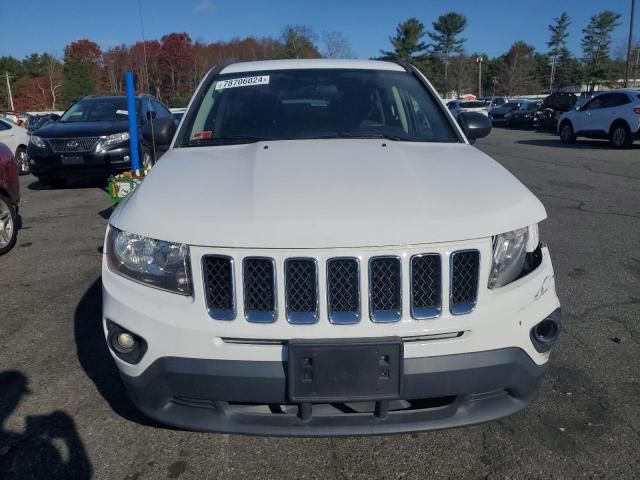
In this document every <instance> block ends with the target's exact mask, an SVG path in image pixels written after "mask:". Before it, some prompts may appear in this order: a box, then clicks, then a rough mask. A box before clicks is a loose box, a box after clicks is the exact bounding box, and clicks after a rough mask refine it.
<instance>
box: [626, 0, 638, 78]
mask: <svg viewBox="0 0 640 480" xmlns="http://www.w3.org/2000/svg"><path fill="white" fill-rule="evenodd" d="M635 14H636V0H631V18H630V19H629V43H628V44H627V65H626V67H625V69H624V86H625V88H626V87H628V86H629V69H630V68H631V44H632V42H633V16H634V15H635Z"/></svg>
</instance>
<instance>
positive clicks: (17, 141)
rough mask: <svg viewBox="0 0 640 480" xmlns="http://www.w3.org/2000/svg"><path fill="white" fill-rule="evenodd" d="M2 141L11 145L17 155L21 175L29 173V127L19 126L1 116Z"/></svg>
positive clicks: (0, 131) (0, 135)
mask: <svg viewBox="0 0 640 480" xmlns="http://www.w3.org/2000/svg"><path fill="white" fill-rule="evenodd" d="M0 142H2V143H4V144H5V145H6V146H7V147H9V149H10V150H11V151H12V152H13V154H14V155H15V157H16V162H17V164H18V172H19V173H20V175H26V174H27V173H29V161H28V159H27V145H29V135H28V134H27V129H26V128H22V127H19V126H18V125H16V124H15V123H13V122H11V121H10V120H5V119H1V118H0Z"/></svg>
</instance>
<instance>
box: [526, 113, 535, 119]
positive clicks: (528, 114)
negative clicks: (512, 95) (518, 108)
mask: <svg viewBox="0 0 640 480" xmlns="http://www.w3.org/2000/svg"><path fill="white" fill-rule="evenodd" d="M532 116H533V114H531V113H527V114H526V115H525V116H524V118H531V117H532Z"/></svg>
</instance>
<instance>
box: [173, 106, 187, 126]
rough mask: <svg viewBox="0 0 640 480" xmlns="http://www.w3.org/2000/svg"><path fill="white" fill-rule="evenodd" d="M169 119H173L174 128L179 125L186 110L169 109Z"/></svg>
mask: <svg viewBox="0 0 640 480" xmlns="http://www.w3.org/2000/svg"><path fill="white" fill-rule="evenodd" d="M169 110H171V117H172V118H173V123H175V124H176V127H177V126H178V125H180V120H182V117H183V116H184V112H185V111H186V110H187V109H186V108H171V109H169Z"/></svg>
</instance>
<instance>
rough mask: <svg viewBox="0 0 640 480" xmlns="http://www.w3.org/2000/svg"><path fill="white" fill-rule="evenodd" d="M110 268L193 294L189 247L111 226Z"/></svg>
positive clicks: (156, 284)
mask: <svg viewBox="0 0 640 480" xmlns="http://www.w3.org/2000/svg"><path fill="white" fill-rule="evenodd" d="M106 250H107V251H106V255H107V261H108V265H109V269H110V270H111V271H113V272H116V273H118V274H120V275H122V276H124V277H127V278H130V279H131V280H134V281H136V282H140V283H144V284H147V285H149V286H151V287H155V288H159V289H162V290H167V291H169V292H174V293H179V294H181V295H191V271H190V269H189V247H187V246H186V245H184V244H182V243H173V242H165V241H163V240H155V239H153V238H147V237H143V236H141V235H135V234H133V233H127V232H123V231H122V230H118V229H117V228H115V227H112V226H109V230H108V232H107V245H106Z"/></svg>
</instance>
